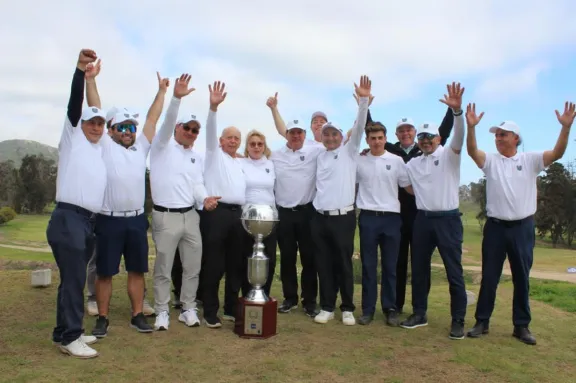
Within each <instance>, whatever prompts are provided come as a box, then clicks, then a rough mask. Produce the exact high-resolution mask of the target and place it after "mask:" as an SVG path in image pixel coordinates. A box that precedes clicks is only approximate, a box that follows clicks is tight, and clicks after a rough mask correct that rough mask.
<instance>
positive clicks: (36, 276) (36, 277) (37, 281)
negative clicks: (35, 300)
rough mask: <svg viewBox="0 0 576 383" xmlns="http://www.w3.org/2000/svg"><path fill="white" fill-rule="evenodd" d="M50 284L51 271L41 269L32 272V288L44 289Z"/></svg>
mask: <svg viewBox="0 0 576 383" xmlns="http://www.w3.org/2000/svg"><path fill="white" fill-rule="evenodd" d="M51 283H52V270H50V269H42V270H33V271H32V281H31V284H32V287H46V286H50V284H51Z"/></svg>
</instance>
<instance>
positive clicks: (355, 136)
mask: <svg viewBox="0 0 576 383" xmlns="http://www.w3.org/2000/svg"><path fill="white" fill-rule="evenodd" d="M354 88H355V91H356V96H357V97H358V115H357V116H356V122H355V123H354V127H353V128H352V133H351V134H350V140H349V141H348V142H347V143H346V150H348V153H349V154H350V155H351V156H353V157H354V158H355V157H356V156H357V155H358V150H359V149H360V141H361V140H362V135H363V134H364V128H366V119H367V118H368V107H369V106H370V100H371V98H373V97H372V94H371V93H370V92H371V90H372V81H370V79H369V78H368V76H362V77H360V86H358V85H357V84H354Z"/></svg>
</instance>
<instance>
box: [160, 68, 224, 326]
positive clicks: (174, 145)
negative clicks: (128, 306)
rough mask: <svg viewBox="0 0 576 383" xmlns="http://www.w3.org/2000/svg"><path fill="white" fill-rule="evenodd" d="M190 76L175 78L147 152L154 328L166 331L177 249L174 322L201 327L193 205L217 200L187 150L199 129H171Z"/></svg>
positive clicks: (186, 126) (199, 250)
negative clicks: (178, 306)
mask: <svg viewBox="0 0 576 383" xmlns="http://www.w3.org/2000/svg"><path fill="white" fill-rule="evenodd" d="M190 78H191V76H190V75H188V74H183V75H182V76H180V78H178V79H176V83H175V85H174V96H173V97H172V99H171V100H170V105H169V107H168V110H167V111H166V116H165V118H164V122H163V123H162V126H161V128H160V131H159V132H158V134H156V136H155V137H154V140H153V141H152V147H151V149H150V184H151V190H152V200H153V202H154V208H153V210H152V238H153V240H154V242H155V244H156V261H155V263H154V298H155V309H156V322H155V324H154V328H155V329H156V330H168V327H169V324H170V315H169V306H168V304H169V302H170V285H171V271H172V265H173V263H174V255H175V252H176V249H177V248H178V251H179V254H180V260H181V261H182V269H183V276H182V290H181V293H180V301H181V302H182V311H181V313H180V315H179V317H178V320H179V321H180V322H183V323H184V324H186V325H187V326H189V327H197V326H199V325H200V321H199V319H198V309H197V308H196V290H197V289H198V278H199V274H200V267H201V261H202V238H201V236H200V218H199V216H198V213H197V212H196V210H195V209H194V207H195V205H196V204H197V203H198V201H203V204H204V208H205V209H208V210H209V209H214V208H215V206H216V198H214V197H207V194H206V189H205V188H204V184H203V182H204V181H203V178H202V167H201V163H200V161H196V158H197V153H196V152H195V151H194V150H193V149H192V144H193V143H194V141H195V140H196V137H197V135H198V131H197V130H195V129H194V127H195V126H194V125H193V124H179V125H176V119H177V118H178V109H179V108H180V102H181V99H182V97H186V96H187V95H189V94H190V93H192V92H193V91H194V90H195V89H194V88H188V85H189V83H190ZM196 122H197V121H196ZM175 126H176V128H174V127H175ZM197 126H198V127H199V126H200V124H199V123H198V124H197Z"/></svg>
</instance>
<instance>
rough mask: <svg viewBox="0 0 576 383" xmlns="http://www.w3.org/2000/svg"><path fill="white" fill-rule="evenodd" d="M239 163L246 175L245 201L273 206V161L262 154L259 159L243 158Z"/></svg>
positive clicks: (274, 176)
mask: <svg viewBox="0 0 576 383" xmlns="http://www.w3.org/2000/svg"><path fill="white" fill-rule="evenodd" d="M241 163H242V168H243V169H244V175H245V176H246V203H253V204H259V205H272V206H275V204H276V201H275V198H274V181H275V180H276V174H275V173H274V163H273V162H272V161H270V160H269V159H268V158H266V157H264V156H263V157H262V158H261V159H259V160H253V159H251V158H243V159H242V161H241Z"/></svg>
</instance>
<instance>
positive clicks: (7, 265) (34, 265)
mask: <svg viewBox="0 0 576 383" xmlns="http://www.w3.org/2000/svg"><path fill="white" fill-rule="evenodd" d="M42 269H50V270H58V267H57V266H56V263H54V262H40V261H13V260H3V259H0V271H4V270H42Z"/></svg>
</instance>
